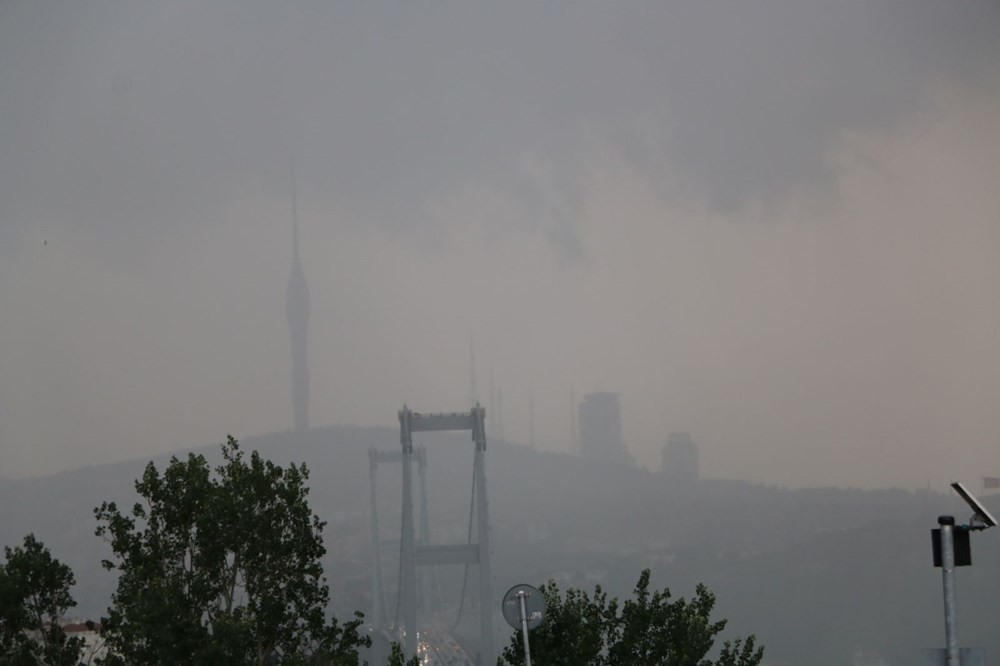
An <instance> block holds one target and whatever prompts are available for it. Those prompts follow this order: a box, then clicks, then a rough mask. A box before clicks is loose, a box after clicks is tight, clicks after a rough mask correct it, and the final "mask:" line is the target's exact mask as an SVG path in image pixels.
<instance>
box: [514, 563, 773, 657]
mask: <svg viewBox="0 0 1000 666" xmlns="http://www.w3.org/2000/svg"><path fill="white" fill-rule="evenodd" d="M539 589H540V591H541V592H542V594H543V595H544V596H545V603H546V611H545V619H544V620H543V621H542V623H541V624H540V625H539V626H538V627H537V628H536V629H534V630H533V631H532V632H531V634H530V636H529V640H530V641H531V655H532V661H533V662H534V661H535V660H537V661H538V663H544V664H551V665H553V666H562V665H565V666H574V665H577V664H592V665H595V666H757V665H758V664H760V662H761V660H762V659H763V656H764V648H762V647H757V646H756V645H755V642H756V639H755V638H754V636H750V637H748V638H747V639H745V640H743V639H736V640H735V641H732V642H729V641H727V642H726V643H724V644H723V647H722V649H721V651H720V654H719V657H718V660H717V661H715V662H713V661H711V660H709V659H707V658H706V655H707V654H708V653H709V652H710V651H711V649H712V647H713V645H714V644H715V637H716V636H717V635H718V634H719V632H721V631H722V630H723V629H724V628H725V626H726V621H725V620H718V621H715V622H712V621H711V619H710V617H711V613H712V609H713V608H714V607H715V595H713V594H712V593H711V592H710V591H709V590H708V588H706V587H705V586H704V585H699V586H698V587H697V589H696V591H695V596H694V598H693V599H691V600H690V601H688V600H685V599H683V598H681V599H677V600H675V601H672V600H671V594H670V590H669V589H664V590H662V591H659V590H654V591H652V592H651V591H650V589H649V570H648V569H647V570H645V571H643V572H642V574H641V575H640V576H639V581H638V582H637V583H636V586H635V590H634V591H633V597H632V598H631V599H628V600H626V601H625V602H624V603H623V604H620V605H619V603H618V600H617V599H614V598H612V599H610V600H609V599H608V597H607V594H605V593H604V591H602V590H601V587H600V586H597V587H596V588H595V589H594V594H593V596H592V597H591V596H588V595H587V593H586V592H583V591H580V590H575V589H572V588H571V589H569V590H567V592H566V595H565V597H564V596H563V595H562V594H560V592H559V588H558V586H557V585H556V583H555V582H554V581H549V582H548V583H547V584H545V585H542V586H541V588H539ZM503 659H504V660H505V661H506V662H507V663H509V664H511V665H513V666H520V665H521V664H523V663H524V642H523V639H522V637H521V632H520V631H516V632H514V634H513V635H512V636H511V642H510V645H509V646H508V647H507V648H506V649H505V650H504V653H503Z"/></svg>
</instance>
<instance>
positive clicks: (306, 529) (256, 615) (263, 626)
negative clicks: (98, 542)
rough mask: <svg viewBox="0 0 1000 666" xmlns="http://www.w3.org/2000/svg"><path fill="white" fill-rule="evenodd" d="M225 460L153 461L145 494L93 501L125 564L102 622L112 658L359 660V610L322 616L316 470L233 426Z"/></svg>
mask: <svg viewBox="0 0 1000 666" xmlns="http://www.w3.org/2000/svg"><path fill="white" fill-rule="evenodd" d="M222 457H223V464H222V465H221V466H219V467H218V468H216V469H215V474H214V475H213V474H212V470H211V469H210V468H209V465H208V463H207V461H206V460H205V458H204V456H201V455H195V454H189V456H188V458H187V460H186V461H181V460H178V459H177V458H172V459H171V461H170V464H169V465H168V466H167V468H166V469H165V470H164V472H163V473H162V474H160V472H159V471H158V470H157V469H156V466H155V465H153V463H150V464H149V465H147V466H146V469H145V471H144V473H143V475H142V478H141V479H139V480H138V481H137V482H136V484H135V488H136V492H137V493H138V494H139V495H140V496H141V497H142V499H143V500H144V503H137V504H135V505H134V506H133V507H132V509H131V511H129V512H128V513H123V512H121V511H120V510H119V509H118V507H117V506H116V505H115V503H114V502H105V503H103V504H102V505H101V506H100V507H98V508H97V509H95V510H94V512H95V515H96V516H97V520H98V523H99V526H98V528H97V534H98V536H102V537H104V538H105V539H107V540H108V541H109V542H110V544H111V549H112V551H113V552H114V555H115V558H116V560H115V561H111V560H105V561H104V562H103V565H104V567H105V568H106V569H108V570H112V571H118V572H120V577H119V579H118V588H117V591H116V592H115V594H114V595H113V597H112V606H111V607H110V608H109V609H108V617H107V618H105V619H104V621H103V622H102V633H103V634H104V636H105V638H106V641H107V644H108V646H109V648H110V651H111V653H112V654H113V655H114V657H113V658H112V659H111V660H110V663H114V662H115V661H120V662H124V663H128V664H133V665H144V664H179V663H206V664H207V663H211V664H261V665H262V664H265V663H268V664H270V663H278V662H280V663H326V664H330V663H332V664H347V663H350V664H354V663H356V662H357V650H358V648H359V647H362V646H366V645H367V644H368V642H369V639H368V638H367V637H363V636H360V635H359V633H358V627H359V626H360V625H361V622H362V621H361V615H360V613H358V614H356V617H355V618H354V619H353V620H351V621H349V622H346V623H344V624H343V625H340V624H338V622H337V620H336V619H333V620H331V621H329V622H328V621H327V620H326V616H325V612H326V607H327V605H328V602H329V588H328V587H327V585H326V579H325V578H324V577H323V571H322V567H321V565H320V558H321V557H322V556H323V554H324V552H325V550H324V547H323V542H322V536H321V533H322V528H323V522H322V521H320V520H319V519H318V518H317V517H316V516H315V515H314V514H313V513H312V511H311V510H310V508H309V504H308V502H307V495H308V492H309V491H308V488H307V486H306V481H307V479H308V470H307V469H306V467H305V466H304V465H299V466H296V465H294V464H292V465H289V466H288V467H287V468H282V467H279V466H277V465H274V464H273V463H271V462H270V461H264V460H262V459H261V457H260V455H259V454H258V453H257V452H253V453H252V454H251V455H250V457H249V460H248V459H247V458H246V456H245V455H244V453H243V452H242V451H241V450H240V449H239V445H238V444H237V442H236V440H235V439H233V438H232V437H229V438H228V441H227V443H226V444H224V445H223V446H222Z"/></svg>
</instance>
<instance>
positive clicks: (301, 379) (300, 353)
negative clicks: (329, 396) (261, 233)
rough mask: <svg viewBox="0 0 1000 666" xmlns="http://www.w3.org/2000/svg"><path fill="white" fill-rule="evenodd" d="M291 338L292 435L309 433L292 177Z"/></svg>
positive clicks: (305, 306)
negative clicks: (293, 433)
mask: <svg viewBox="0 0 1000 666" xmlns="http://www.w3.org/2000/svg"><path fill="white" fill-rule="evenodd" d="M285 306H286V308H287V314H288V328H289V330H290V332H291V334H292V413H293V416H294V424H295V431H296V432H302V431H305V430H308V429H309V287H308V286H307V285H306V276H305V273H304V272H303V270H302V260H301V258H300V257H299V216H298V209H297V207H296V204H295V176H294V172H293V174H292V274H291V276H290V277H289V279H288V294H287V300H286V302H285Z"/></svg>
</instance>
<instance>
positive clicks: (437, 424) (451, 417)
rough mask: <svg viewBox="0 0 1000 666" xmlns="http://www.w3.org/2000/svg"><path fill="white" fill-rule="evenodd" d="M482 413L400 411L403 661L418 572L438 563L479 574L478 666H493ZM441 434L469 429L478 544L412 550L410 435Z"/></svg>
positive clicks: (412, 642) (413, 624) (412, 635)
mask: <svg viewBox="0 0 1000 666" xmlns="http://www.w3.org/2000/svg"><path fill="white" fill-rule="evenodd" d="M485 417H486V410H485V409H483V408H482V407H480V406H479V405H478V404H477V405H476V406H475V407H473V408H472V409H471V410H470V411H468V412H452V413H448V414H421V413H419V412H412V411H410V409H409V408H407V407H406V406H404V407H403V409H402V410H401V411H400V412H399V430H400V442H401V444H402V462H403V517H402V535H401V539H402V544H401V557H402V562H401V566H400V570H401V574H402V576H401V580H400V591H399V593H400V596H401V599H402V604H403V622H404V624H403V626H404V629H405V631H406V636H405V639H404V645H403V648H404V652H405V654H406V657H407V658H411V657H413V656H414V655H415V654H416V653H417V585H418V578H417V567H418V566H434V565H443V564H465V565H468V564H477V565H478V569H479V603H480V610H479V612H480V648H479V663H480V664H487V665H488V666H493V664H495V663H496V654H495V652H494V649H493V585H492V574H491V572H490V536H489V500H488V497H487V494H486V469H485V462H486V426H485V422H484V421H485ZM445 430H469V431H471V433H472V441H473V442H474V444H475V447H476V450H475V459H474V462H473V466H474V469H473V478H474V479H475V484H476V487H475V490H474V493H475V500H476V512H477V513H476V521H477V523H478V528H479V529H478V542H477V543H468V544H455V545H430V544H427V543H423V544H422V545H419V546H418V545H417V543H416V535H415V534H414V531H415V528H414V517H413V471H412V467H411V460H412V458H413V456H414V449H413V433H415V432H439V431H445Z"/></svg>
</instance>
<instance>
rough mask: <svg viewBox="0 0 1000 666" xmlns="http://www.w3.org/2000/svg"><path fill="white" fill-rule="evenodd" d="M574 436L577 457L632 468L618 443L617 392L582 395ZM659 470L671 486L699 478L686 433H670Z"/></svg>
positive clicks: (694, 450)
mask: <svg viewBox="0 0 1000 666" xmlns="http://www.w3.org/2000/svg"><path fill="white" fill-rule="evenodd" d="M577 425H578V426H579V429H578V431H577V433H578V434H577V435H576V437H577V438H578V439H577V442H578V447H579V452H580V456H582V457H584V458H590V459H592V460H601V461H604V462H610V463H617V464H626V465H634V464H635V460H634V459H633V458H632V455H631V454H630V453H629V450H628V448H627V447H626V446H625V444H624V443H623V442H622V417H621V403H620V400H619V397H618V394H617V393H612V392H607V391H601V392H598V393H589V394H587V395H585V396H583V400H581V401H580V404H579V405H578V406H577ZM661 471H662V472H663V476H664V478H665V479H666V480H668V481H670V482H672V483H690V482H692V481H697V480H698V479H699V478H701V466H700V461H699V456H698V444H697V443H696V442H695V441H694V439H693V438H692V437H691V435H690V433H687V432H672V433H670V434H669V435H668V437H667V443H666V444H665V445H664V447H663V458H662V467H661Z"/></svg>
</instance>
